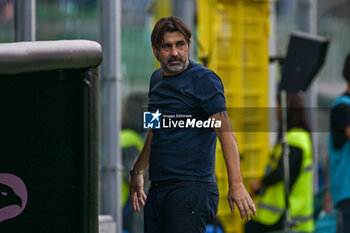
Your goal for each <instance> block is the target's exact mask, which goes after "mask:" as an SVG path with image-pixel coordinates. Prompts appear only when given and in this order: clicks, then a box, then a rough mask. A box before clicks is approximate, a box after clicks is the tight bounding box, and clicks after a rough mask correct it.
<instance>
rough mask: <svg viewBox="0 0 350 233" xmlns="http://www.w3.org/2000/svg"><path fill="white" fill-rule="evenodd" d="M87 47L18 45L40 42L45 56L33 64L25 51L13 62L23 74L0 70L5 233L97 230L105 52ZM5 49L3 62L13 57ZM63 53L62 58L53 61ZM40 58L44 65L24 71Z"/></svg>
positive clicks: (0, 192) (0, 195)
mask: <svg viewBox="0 0 350 233" xmlns="http://www.w3.org/2000/svg"><path fill="white" fill-rule="evenodd" d="M81 42H83V43H86V45H87V46H85V47H84V46H82V47H80V50H79V49H78V50H75V49H76V45H77V44H76V43H77V41H72V42H70V41H64V42H62V43H61V44H60V42H52V43H53V44H54V46H53V48H51V49H50V48H47V47H46V49H45V50H40V49H41V48H40V43H42V42H22V43H13V44H12V46H14V47H13V48H14V50H16V44H21V46H24V45H23V43H24V44H25V46H24V48H25V47H26V46H29V47H30V49H32V47H31V45H33V44H35V46H34V47H36V48H38V49H39V50H40V53H37V54H36V55H35V56H34V57H33V59H30V56H33V55H34V54H33V53H23V54H25V56H26V58H25V59H23V58H22V60H21V59H13V58H14V57H12V58H11V59H12V60H13V62H16V60H17V61H20V62H18V64H17V67H18V68H17V69H15V68H16V66H15V65H13V64H12V63H11V64H9V63H8V64H7V66H2V65H0V68H1V69H0V102H1V104H0V109H1V110H0V126H1V127H0V145H1V147H0V232H1V233H17V232H18V233H19V232H20V233H27V232H28V233H32V232H35V233H56V232H57V233H58V232H60V233H61V232H62V233H63V232H64V233H65V232H67V233H80V232H82V233H97V232H98V204H97V203H98V197H97V195H98V184H97V181H98V177H97V176H98V156H97V149H98V148H97V135H96V133H97V112H98V111H97V78H98V73H97V69H96V68H94V67H96V66H98V65H99V64H100V62H101V47H100V46H99V45H98V44H97V43H95V42H91V41H81ZM44 43H45V44H46V43H48V42H44ZM46 45H47V44H46ZM1 46H2V45H0V63H1V62H2V61H3V60H4V59H6V58H4V57H3V56H6V54H2V50H1ZM6 46H9V45H8V44H7V45H6ZM21 46H20V47H21ZM60 46H62V47H60ZM79 46H81V43H79ZM44 47H45V46H44ZM17 48H18V46H17ZM21 48H23V47H21ZM60 48H62V49H63V50H65V49H68V50H69V51H68V52H67V53H66V54H64V53H62V50H60ZM57 50H60V52H61V54H60V55H59V56H56V57H55V56H51V55H52V53H55V52H57ZM24 51H25V50H24ZM72 51H73V52H72ZM36 52H38V51H37V50H36ZM82 53H84V54H85V55H86V56H81V54H82ZM38 54H39V55H38ZM21 56H22V55H21ZM45 56H46V57H45ZM50 56H51V58H50ZM89 57H90V58H89ZM38 58H40V59H39V60H42V64H41V65H40V64H36V63H35V65H34V66H30V65H29V66H28V67H29V68H30V69H29V70H30V71H29V72H27V71H26V70H24V69H23V67H25V66H26V64H25V63H28V62H29V63H32V62H33V60H35V59H38ZM45 58H46V60H45ZM55 58H56V59H57V60H56V61H55ZM50 59H51V60H50ZM84 59H85V60H84ZM49 60H50V62H48V61H49ZM92 60H94V61H93V62H91V61H92ZM60 61H61V63H60ZM69 61H70V62H69ZM75 61H76V63H74V62H75ZM7 62H8V61H7ZM55 62H57V65H56V66H55V64H54V63H55ZM62 62H63V63H65V62H68V63H69V65H67V66H68V69H65V68H64V67H62ZM5 63H6V62H5ZM21 63H22V66H21ZM2 64H4V62H3V63H2ZM33 67H35V69H33ZM74 67H75V68H74ZM56 68H57V69H56ZM18 71H19V72H18Z"/></svg>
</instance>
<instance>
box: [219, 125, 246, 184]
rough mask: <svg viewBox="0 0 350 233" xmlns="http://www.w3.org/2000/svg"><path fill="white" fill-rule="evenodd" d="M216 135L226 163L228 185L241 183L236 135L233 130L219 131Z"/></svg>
mask: <svg viewBox="0 0 350 233" xmlns="http://www.w3.org/2000/svg"><path fill="white" fill-rule="evenodd" d="M217 135H218V138H219V140H220V143H221V149H222V153H223V155H224V159H225V163H226V169H227V175H228V182H229V186H230V187H231V186H234V185H235V184H241V183H242V175H241V166H240V158H239V151H238V146H237V140H236V136H235V134H234V133H233V132H219V133H218V134H217Z"/></svg>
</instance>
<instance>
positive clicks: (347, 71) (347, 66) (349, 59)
mask: <svg viewBox="0 0 350 233" xmlns="http://www.w3.org/2000/svg"><path fill="white" fill-rule="evenodd" d="M343 77H344V78H345V80H346V81H347V82H348V83H350V53H349V54H348V55H347V56H346V58H345V62H344V68H343Z"/></svg>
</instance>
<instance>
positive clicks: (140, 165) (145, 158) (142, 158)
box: [132, 130, 153, 171]
mask: <svg viewBox="0 0 350 233" xmlns="http://www.w3.org/2000/svg"><path fill="white" fill-rule="evenodd" d="M152 135H153V133H152V130H150V131H149V132H148V134H147V138H146V142H145V144H144V145H143V148H142V151H141V153H140V155H139V156H138V157H137V159H136V162H135V164H134V166H133V168H132V170H134V171H143V170H145V169H146V168H147V167H148V163H149V155H150V152H151V142H152Z"/></svg>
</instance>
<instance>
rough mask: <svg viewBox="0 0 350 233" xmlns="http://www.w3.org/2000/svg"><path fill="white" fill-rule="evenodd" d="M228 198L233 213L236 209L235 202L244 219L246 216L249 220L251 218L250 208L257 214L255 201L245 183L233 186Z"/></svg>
mask: <svg viewBox="0 0 350 233" xmlns="http://www.w3.org/2000/svg"><path fill="white" fill-rule="evenodd" d="M227 199H228V202H229V204H230V207H231V213H233V212H234V211H235V204H234V203H236V205H237V207H238V210H239V212H240V214H241V218H242V219H243V218H244V217H245V216H246V217H247V219H248V220H251V217H250V210H251V211H252V212H253V214H254V216H256V209H255V205H254V202H253V200H252V198H251V197H250V195H249V193H248V192H247V190H246V189H245V187H244V185H243V183H239V184H237V185H234V186H231V187H230V189H229V192H228V197H227Z"/></svg>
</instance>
